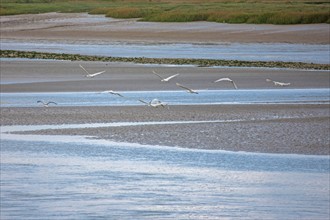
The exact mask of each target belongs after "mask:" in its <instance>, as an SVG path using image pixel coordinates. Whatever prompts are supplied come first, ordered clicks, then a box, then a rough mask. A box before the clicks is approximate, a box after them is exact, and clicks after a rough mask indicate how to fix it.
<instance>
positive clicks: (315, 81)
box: [1, 61, 330, 92]
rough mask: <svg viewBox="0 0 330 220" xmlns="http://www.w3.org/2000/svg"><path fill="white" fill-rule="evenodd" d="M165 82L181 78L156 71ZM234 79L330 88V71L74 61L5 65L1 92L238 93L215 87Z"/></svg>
mask: <svg viewBox="0 0 330 220" xmlns="http://www.w3.org/2000/svg"><path fill="white" fill-rule="evenodd" d="M79 64H82V65H83V66H84V67H86V68H88V70H90V71H95V72H97V71H102V70H106V72H105V73H104V74H102V75H100V76H98V77H95V78H92V79H88V78H85V77H84V75H85V72H83V71H82V69H81V68H80V67H79ZM153 70H155V71H157V72H158V73H161V74H162V75H164V76H170V75H172V74H175V73H179V74H180V75H179V76H178V77H176V78H175V79H173V80H171V81H170V82H168V83H163V82H160V80H159V78H158V77H157V76H155V75H154V74H153V73H152V71H153ZM221 77H230V78H231V79H233V80H234V81H235V83H236V84H237V86H238V88H239V89H281V87H275V86H274V85H273V84H271V83H269V82H266V79H268V78H269V79H273V80H276V81H280V82H290V83H291V85H290V87H289V88H329V86H330V72H329V71H309V70H296V69H290V70H288V69H265V68H205V67H203V68H202V67H193V66H166V65H165V66H159V65H139V64H131V63H104V62H70V61H1V83H2V85H1V92H65V91H104V90H116V91H145V90H146V91H148V90H178V89H179V88H178V87H177V86H176V85H175V82H179V83H181V84H184V85H187V86H189V87H191V88H195V89H233V87H232V85H231V84H230V83H220V84H219V83H213V82H214V80H217V79H219V78H221Z"/></svg>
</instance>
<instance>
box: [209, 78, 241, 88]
mask: <svg viewBox="0 0 330 220" xmlns="http://www.w3.org/2000/svg"><path fill="white" fill-rule="evenodd" d="M221 81H228V82H231V83H232V84H233V86H234V87H235V89H237V86H236V83H235V82H234V81H233V80H232V79H230V78H220V79H218V80H215V81H214V82H215V83H216V82H221Z"/></svg>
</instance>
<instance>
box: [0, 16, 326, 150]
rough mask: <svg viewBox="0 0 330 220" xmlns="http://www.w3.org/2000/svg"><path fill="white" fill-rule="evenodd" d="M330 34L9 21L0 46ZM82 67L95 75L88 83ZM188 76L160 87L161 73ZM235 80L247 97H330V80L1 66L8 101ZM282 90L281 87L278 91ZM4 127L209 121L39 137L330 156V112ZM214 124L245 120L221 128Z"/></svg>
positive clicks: (59, 114) (311, 74)
mask: <svg viewBox="0 0 330 220" xmlns="http://www.w3.org/2000/svg"><path fill="white" fill-rule="evenodd" d="M328 30H329V25H328V24H317V25H294V26H291V25H285V26H282V25H247V24H238V25H228V24H218V23H209V22H191V23H151V22H137V21H136V20H135V19H129V20H121V19H110V18H105V17H103V16H94V15H88V14H58V13H47V14H40V15H18V16H2V17H1V27H0V31H1V38H2V39H9V40H22V41H29V40H41V41H42V40H45V41H57V42H65V41H72V40H74V41H90V42H91V43H93V42H95V43H96V42H99V41H102V42H127V43H136V42H143V43H168V42H170V43H186V42H187V43H203V44H207V43H211V44H212V43H226V42H238V43H306V44H329V32H328ZM79 64H82V65H83V66H85V68H86V69H88V70H90V71H91V72H93V71H95V72H96V71H102V70H106V73H104V74H102V75H100V76H99V77H96V78H93V79H88V78H85V77H84V72H83V71H82V70H81V69H80V68H79ZM153 70H156V71H157V72H159V73H160V74H162V75H164V76H169V75H172V74H175V73H179V74H180V77H178V78H177V79H176V80H175V81H171V82H169V83H162V82H160V80H159V78H158V77H157V76H155V75H154V74H152V71H153ZM221 77H230V78H232V79H233V80H235V82H236V84H237V86H238V87H239V89H269V88H270V89H274V88H276V89H277V88H278V87H274V85H272V84H270V83H269V82H266V79H267V78H270V79H273V80H276V81H281V82H290V83H291V86H290V88H329V84H330V80H329V79H330V77H329V71H308V70H296V69H290V70H288V69H263V68H226V67H223V68H204V67H195V66H169V65H167V66H166V65H162V66H160V65H138V64H132V63H106V62H68V61H37V60H34V61H28V60H10V59H2V60H1V92H2V93H7V92H8V93H11V92H23V93H24V92H66V91H76V92H79V91H103V90H117V91H153V90H178V89H179V88H178V87H177V86H176V85H175V82H179V83H182V84H184V85H186V86H189V87H192V88H194V89H233V88H232V85H231V84H216V83H213V81H214V80H216V79H218V78H221ZM278 89H281V88H278ZM0 110H1V126H4V125H34V124H40V125H42V124H76V123H83V124H89V123H104V122H123V121H126V122H144V121H200V120H203V121H210V122H205V123H199V124H196V123H188V124H172V125H141V126H134V127H130V126H127V127H117V128H114V127H111V128H85V129H59V130H43V131H36V133H38V134H54V135H57V134H64V135H89V136H93V138H102V139H108V140H114V141H124V142H133V143H141V144H151V145H164V146H173V147H174V146H179V147H186V148H199V149H209V150H212V149H223V150H230V151H248V152H267V153H296V154H315V155H329V143H330V141H329V137H328V134H329V124H330V123H329V116H330V112H329V105H328V104H323V105H303V104H296V105H294V104H287V105H203V106H185V105H178V106H170V108H169V109H167V108H164V109H163V108H158V109H154V108H149V107H147V106H130V107H129V106H126V107H125V106H124V107H92V106H90V107H61V106H58V107H51V108H42V107H35V108H4V107H1V108H0ZM214 120H240V121H234V122H229V121H228V122H221V123H220V122H219V123H212V122H211V121H214ZM30 133H33V132H30Z"/></svg>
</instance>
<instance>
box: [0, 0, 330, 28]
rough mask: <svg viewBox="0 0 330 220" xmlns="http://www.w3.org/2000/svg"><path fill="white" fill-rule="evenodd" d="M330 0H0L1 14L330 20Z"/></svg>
mask: <svg viewBox="0 0 330 220" xmlns="http://www.w3.org/2000/svg"><path fill="white" fill-rule="evenodd" d="M329 11H330V0H324V1H319V0H309V1H308V0H292V1H290V0H278V1H275V0H260V1H254V0H232V1H228V0H122V1H118V0H87V1H82V0H2V1H1V6H0V15H13V14H26V13H45V12H88V13H91V14H104V15H106V16H108V17H113V18H140V20H141V21H157V22H190V21H212V22H225V23H256V24H308V23H330V12H329Z"/></svg>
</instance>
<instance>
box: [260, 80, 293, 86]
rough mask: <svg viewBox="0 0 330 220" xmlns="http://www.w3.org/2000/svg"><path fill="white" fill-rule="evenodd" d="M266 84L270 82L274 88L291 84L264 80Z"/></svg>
mask: <svg viewBox="0 0 330 220" xmlns="http://www.w3.org/2000/svg"><path fill="white" fill-rule="evenodd" d="M266 81H267V82H272V83H274V85H275V86H289V85H291V83H284V82H277V81H274V80H271V79H266Z"/></svg>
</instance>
